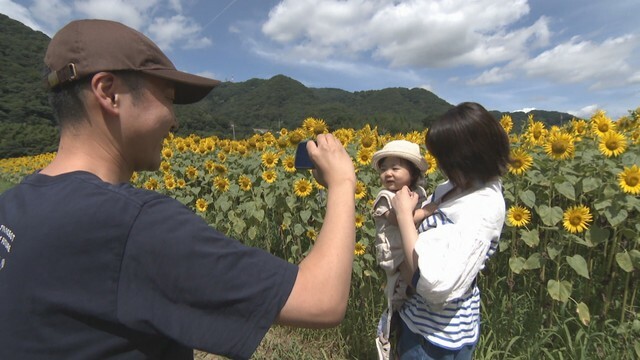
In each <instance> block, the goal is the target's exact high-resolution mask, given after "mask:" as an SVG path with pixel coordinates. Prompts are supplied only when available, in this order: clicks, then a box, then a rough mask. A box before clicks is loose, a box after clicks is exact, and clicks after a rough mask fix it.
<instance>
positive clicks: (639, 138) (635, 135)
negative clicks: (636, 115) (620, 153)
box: [631, 129, 640, 144]
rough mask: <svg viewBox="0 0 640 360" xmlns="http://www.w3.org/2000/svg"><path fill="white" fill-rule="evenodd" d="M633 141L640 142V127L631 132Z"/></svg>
mask: <svg viewBox="0 0 640 360" xmlns="http://www.w3.org/2000/svg"><path fill="white" fill-rule="evenodd" d="M631 141H633V143H634V144H640V129H639V130H635V131H634V132H632V133H631Z"/></svg>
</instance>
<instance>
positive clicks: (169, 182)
mask: <svg viewBox="0 0 640 360" xmlns="http://www.w3.org/2000/svg"><path fill="white" fill-rule="evenodd" d="M164 187H165V188H166V189H167V190H173V189H175V188H176V180H175V179H174V178H173V176H169V177H166V178H164Z"/></svg>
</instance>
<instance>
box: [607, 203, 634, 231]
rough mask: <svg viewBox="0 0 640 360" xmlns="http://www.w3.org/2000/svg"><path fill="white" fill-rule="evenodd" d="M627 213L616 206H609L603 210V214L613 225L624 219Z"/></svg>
mask: <svg viewBox="0 0 640 360" xmlns="http://www.w3.org/2000/svg"><path fill="white" fill-rule="evenodd" d="M628 215H629V214H628V213H627V210H625V209H620V208H617V207H610V208H608V209H606V210H605V211H604V216H605V217H606V218H607V220H608V221H609V224H611V226H613V227H615V226H618V225H619V224H621V223H622V222H623V221H625V220H626V219H627V216H628Z"/></svg>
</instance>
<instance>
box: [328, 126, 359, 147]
mask: <svg viewBox="0 0 640 360" xmlns="http://www.w3.org/2000/svg"><path fill="white" fill-rule="evenodd" d="M333 135H334V136H335V137H336V139H338V140H339V141H340V142H341V143H342V146H347V144H349V143H350V142H351V140H353V137H354V136H355V131H354V130H353V129H338V130H336V131H335V132H334V133H333Z"/></svg>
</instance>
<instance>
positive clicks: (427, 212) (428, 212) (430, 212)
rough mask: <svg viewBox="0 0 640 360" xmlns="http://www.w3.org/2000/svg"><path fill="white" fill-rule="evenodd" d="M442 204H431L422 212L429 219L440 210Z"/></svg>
mask: <svg viewBox="0 0 640 360" xmlns="http://www.w3.org/2000/svg"><path fill="white" fill-rule="evenodd" d="M439 205H440V204H439V203H437V202H430V203H428V204H427V205H425V206H424V207H423V208H422V210H423V212H424V217H425V218H427V217H429V216H431V215H433V213H434V212H436V210H438V206H439Z"/></svg>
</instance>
